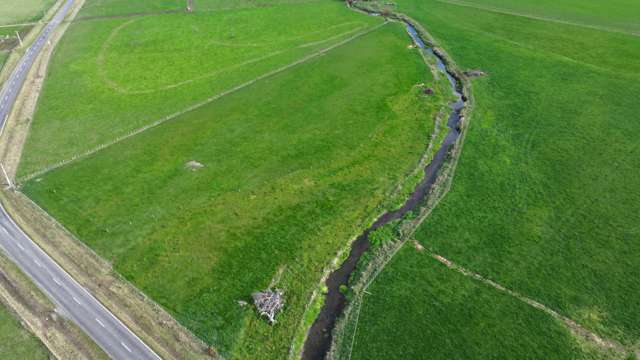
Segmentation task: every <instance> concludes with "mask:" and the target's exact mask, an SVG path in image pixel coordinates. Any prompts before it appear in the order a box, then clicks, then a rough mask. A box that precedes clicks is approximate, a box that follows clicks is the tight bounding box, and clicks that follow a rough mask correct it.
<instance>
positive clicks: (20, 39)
mask: <svg viewBox="0 0 640 360" xmlns="http://www.w3.org/2000/svg"><path fill="white" fill-rule="evenodd" d="M16 36H17V37H18V41H20V47H22V46H23V45H24V44H22V38H21V37H20V33H19V32H17V31H16Z"/></svg>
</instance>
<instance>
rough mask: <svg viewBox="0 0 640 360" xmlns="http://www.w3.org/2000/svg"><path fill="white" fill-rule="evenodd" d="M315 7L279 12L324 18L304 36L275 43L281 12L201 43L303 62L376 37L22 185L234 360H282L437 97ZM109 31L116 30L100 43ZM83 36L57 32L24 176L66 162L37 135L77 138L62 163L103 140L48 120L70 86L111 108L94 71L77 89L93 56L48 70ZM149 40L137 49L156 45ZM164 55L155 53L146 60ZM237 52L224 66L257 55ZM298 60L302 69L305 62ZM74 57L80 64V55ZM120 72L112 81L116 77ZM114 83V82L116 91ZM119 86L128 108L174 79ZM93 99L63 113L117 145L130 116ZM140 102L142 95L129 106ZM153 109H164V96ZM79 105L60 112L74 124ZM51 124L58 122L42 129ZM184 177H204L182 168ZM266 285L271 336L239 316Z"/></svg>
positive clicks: (375, 37)
mask: <svg viewBox="0 0 640 360" xmlns="http://www.w3.org/2000/svg"><path fill="white" fill-rule="evenodd" d="M318 4H321V6H320V7H319V8H315V7H308V6H309V5H295V6H292V7H290V8H289V7H284V8H282V9H281V10H287V11H291V12H293V13H295V12H296V11H303V9H307V10H308V11H310V12H311V13H312V14H313V16H311V15H310V16H308V18H309V21H311V18H313V19H315V20H322V19H325V20H322V21H320V22H317V23H316V22H312V23H309V24H306V25H305V24H304V23H301V24H302V25H301V26H302V27H303V28H301V29H294V28H291V29H289V30H286V29H285V28H289V26H288V24H279V23H278V22H280V21H285V20H286V19H293V18H296V17H294V16H292V15H291V12H286V16H285V15H282V17H279V16H275V17H272V18H270V19H271V20H268V18H266V17H265V18H261V17H260V16H256V17H254V18H253V20H252V22H248V20H249V19H248V18H247V19H246V21H247V22H246V23H240V24H239V25H240V26H241V27H242V28H243V29H244V27H246V28H247V29H249V28H251V26H250V24H257V25H256V26H259V27H258V29H260V30H262V29H265V30H268V29H271V30H269V31H275V32H267V33H261V31H255V29H254V32H253V33H252V34H253V35H248V34H246V33H244V32H243V31H239V30H238V31H235V32H234V33H233V34H234V36H235V37H234V38H232V39H235V40H230V39H227V38H226V37H225V36H224V34H225V33H224V31H229V30H227V29H225V28H224V27H218V23H217V22H211V24H212V25H211V26H214V27H213V28H212V29H211V30H209V31H211V34H212V36H211V38H213V39H215V41H238V42H239V41H240V39H241V40H242V41H245V42H250V41H255V42H256V43H257V45H259V46H262V45H265V44H268V46H271V44H281V43H282V42H285V43H287V44H294V46H295V45H296V44H298V45H305V46H306V45H308V46H309V47H310V48H316V49H317V48H318V47H319V46H327V44H329V43H331V41H337V40H338V39H340V38H344V36H345V35H341V34H343V33H344V32H345V31H352V30H354V29H356V28H361V27H363V26H364V27H365V29H369V28H370V29H373V28H371V26H372V25H375V26H379V27H378V28H377V29H375V30H374V31H372V32H370V33H368V34H366V35H363V36H361V37H358V38H356V39H353V40H351V41H349V42H348V43H345V44H344V45H342V46H340V47H337V48H335V49H332V50H331V51H328V52H327V53H326V54H324V55H323V56H320V57H317V58H314V59H311V60H309V61H307V62H305V63H303V64H299V65H298V66H295V67H292V68H289V69H287V70H286V71H283V72H282V73H279V74H277V75H274V76H272V77H269V78H266V79H262V80H260V81H258V82H256V83H255V84H253V85H251V86H248V87H245V88H243V89H241V90H239V91H237V92H235V93H232V94H229V95H227V96H224V97H222V98H220V99H218V100H216V101H214V102H211V103H209V104H207V105H205V106H202V107H199V108H198V109H196V110H193V111H190V112H187V113H185V114H183V115H181V116H179V117H177V118H175V119H173V120H171V121H168V122H166V123H164V124H162V125H160V126H158V127H155V128H152V129H149V130H147V131H145V132H142V133H140V134H138V135H136V136H134V137H131V138H129V139H127V140H125V141H122V142H120V143H117V144H115V145H113V146H111V147H109V148H107V149H105V150H103V151H100V152H98V153H96V154H94V155H92V156H90V157H87V158H85V159H81V160H79V161H77V162H74V163H71V164H69V165H67V166H64V167H61V168H59V169H56V170H53V171H51V172H48V173H46V174H45V175H43V176H40V177H36V178H34V179H32V180H30V181H28V182H27V183H26V184H24V187H23V191H24V192H25V193H26V194H28V195H29V196H30V197H31V198H32V199H33V200H34V201H36V202H37V203H38V204H39V205H40V206H42V207H43V208H44V209H45V210H47V211H48V212H49V213H50V214H51V215H53V216H54V217H55V218H56V219H58V220H59V221H60V222H61V223H62V224H64V225H65V226H66V227H67V228H68V229H69V230H70V231H71V232H73V233H74V234H75V235H76V236H77V237H78V238H79V239H81V240H82V241H84V242H85V243H86V244H87V245H89V246H90V247H91V248H92V249H94V250H95V251H96V252H97V253H98V254H100V255H101V256H104V257H105V258H107V259H109V260H110V261H112V262H113V264H114V267H115V270H116V271H118V272H119V273H120V274H122V275H123V276H124V277H125V278H127V279H128V280H130V281H131V282H132V283H133V284H135V285H136V286H137V287H139V288H140V289H141V290H142V291H143V292H145V293H146V294H147V295H149V296H150V297H151V298H152V299H153V300H155V301H156V302H158V303H159V304H161V305H162V306H164V307H165V308H167V309H168V310H169V311H170V312H171V313H172V314H173V315H174V316H175V317H176V318H177V319H178V320H179V321H180V322H181V323H182V324H184V325H185V326H186V327H188V328H189V329H190V330H192V331H193V332H194V333H195V334H196V335H198V336H199V337H201V338H202V339H204V340H205V341H206V342H208V343H210V344H213V345H214V346H215V347H216V348H217V349H218V350H219V351H220V352H221V353H222V354H223V355H226V356H227V357H230V358H251V359H253V358H255V357H256V354H260V358H262V359H282V358H284V357H286V356H287V354H288V352H289V348H290V346H291V342H292V341H293V338H294V336H295V335H296V334H297V332H298V331H299V325H300V321H301V318H302V315H303V313H304V309H305V306H306V305H307V303H308V302H309V300H310V295H311V293H312V291H313V290H314V289H315V288H317V287H318V286H319V281H320V277H321V275H322V271H323V270H324V269H325V268H326V267H327V266H328V265H329V263H330V261H331V260H333V259H334V258H335V257H336V254H337V252H338V250H340V249H343V248H345V247H347V245H348V242H349V240H350V239H352V238H354V237H355V236H356V235H357V234H358V233H360V232H361V231H362V229H364V228H365V227H366V225H367V223H368V222H370V221H372V220H373V219H374V217H375V216H377V215H378V214H379V213H381V212H382V210H383V209H382V208H381V206H380V204H382V203H383V202H384V201H385V200H386V199H387V197H388V196H389V195H390V193H391V191H392V190H394V189H395V188H396V186H397V184H398V183H400V182H402V180H403V179H404V177H406V176H407V175H408V174H409V173H411V171H412V170H413V168H414V167H415V166H416V165H417V163H418V161H419V159H420V157H421V155H422V154H423V152H424V151H425V150H426V148H427V143H428V141H429V139H430V135H431V132H432V131H433V127H434V118H435V115H436V114H437V112H438V111H439V110H440V108H441V106H442V105H443V99H444V98H446V97H448V94H436V95H435V96H430V97H429V96H425V95H424V94H422V91H421V88H420V87H419V86H416V85H417V84H419V83H427V85H428V86H432V87H435V84H434V83H433V82H434V79H433V78H432V75H431V73H430V72H429V68H428V67H427V66H426V64H425V63H424V60H423V59H422V57H421V56H420V55H419V54H418V53H417V51H416V50H415V49H409V48H408V45H409V44H410V43H411V40H410V38H409V36H408V35H407V34H406V31H405V29H404V27H403V26H401V25H399V24H386V25H382V22H381V20H380V19H375V18H370V17H367V16H364V15H361V14H356V13H353V12H351V11H350V10H348V9H346V8H345V7H342V4H337V3H335V2H326V3H318ZM270 9H271V8H267V9H262V11H266V12H269V11H271V10H270ZM320 10H322V11H320ZM327 11H333V13H331V12H329V13H327ZM230 14H231V13H230ZM172 16H173V15H172ZM178 16H181V15H178ZM195 16H196V17H198V16H199V15H195ZM212 16H213V15H212ZM220 16H231V15H228V14H227V15H225V14H222V15H220ZM300 17H301V18H302V20H304V19H306V18H307V17H306V16H302V15H301V16H298V17H297V18H300ZM154 19H158V17H156V18H154ZM302 20H301V21H302ZM329 20H331V21H329ZM140 21H155V20H151V19H150V18H149V19H147V18H145V19H144V20H140ZM176 21H182V20H176ZM185 21H186V20H185ZM202 21H207V22H208V21H209V20H208V19H203V20H202ZM287 21H291V20H287ZM123 23H124V22H118V21H116V23H114V24H111V25H109V29H114V28H115V27H116V26H119V25H118V24H120V25H122V24H123ZM327 23H331V24H334V25H332V26H334V27H328V26H325V25H326V24H327ZM345 24H346V25H345ZM74 26H77V25H74ZM148 27H151V25H149V26H148ZM79 29H80V28H78V27H76V28H75V29H74V28H72V29H70V31H69V33H68V35H69V36H66V37H65V39H64V40H63V43H62V44H61V48H60V50H59V52H58V53H57V55H56V57H55V58H54V59H53V65H52V70H51V74H50V78H49V79H48V81H47V85H46V87H47V89H45V92H44V93H43V97H42V99H41V103H40V105H39V106H40V110H39V111H40V113H39V114H40V115H38V116H36V119H35V120H34V121H35V122H34V130H33V132H32V133H31V135H30V136H31V139H30V141H31V144H32V145H31V146H28V147H27V149H26V151H25V154H24V159H25V160H24V161H25V162H24V163H23V166H27V167H32V166H33V164H35V163H36V162H34V160H33V159H35V158H37V157H39V156H41V154H40V153H39V151H38V149H47V152H56V153H58V151H59V148H62V149H64V148H65V146H62V145H61V143H59V142H57V141H56V140H54V139H52V138H51V137H50V136H49V133H48V132H47V134H45V132H44V129H49V132H50V131H55V132H57V133H58V134H59V135H60V136H62V137H65V136H66V137H68V138H72V139H75V142H74V144H73V146H72V150H75V149H78V148H82V147H84V146H86V145H87V144H91V142H92V140H91V139H92V138H93V136H94V133H99V132H100V131H102V130H101V128H100V127H99V126H96V127H95V129H94V127H92V126H89V125H88V124H85V121H87V118H85V117H82V116H79V117H76V116H75V115H74V114H75V113H74V112H67V109H63V106H62V105H61V104H60V103H57V102H58V101H61V98H59V97H58V95H56V94H53V90H51V89H54V88H57V87H59V86H63V85H64V84H65V81H67V80H69V79H71V78H72V77H73V76H74V75H79V76H80V78H81V80H79V81H80V82H81V83H84V82H85V81H87V82H88V81H89V80H91V81H92V83H93V82H95V83H96V84H98V85H96V86H100V87H102V90H100V91H105V92H106V91H111V92H113V89H111V90H106V89H107V88H109V86H108V84H107V83H106V82H105V81H103V79H102V77H101V75H100V74H99V73H98V72H97V70H96V71H94V72H90V73H88V74H85V72H84V71H80V70H78V68H79V69H82V66H84V64H86V63H90V62H91V61H95V57H96V56H97V55H96V53H95V52H94V53H92V54H93V55H92V56H94V58H93V60H87V61H86V62H85V61H83V60H76V61H71V62H69V64H76V65H74V66H62V64H63V63H65V62H67V61H70V60H69V59H66V58H64V56H63V55H65V54H69V53H70V52H69V51H71V49H72V48H74V47H75V46H78V44H81V45H80V46H85V45H83V44H88V43H90V42H91V41H89V40H85V41H84V42H82V39H83V37H85V36H90V34H93V33H90V34H89V33H83V32H82V31H81V30H79ZM152 29H153V27H151V29H150V30H149V31H148V32H147V33H148V34H147V35H145V36H153V31H152ZM278 29H281V30H278ZM285 30H286V31H285ZM109 31H112V30H108V31H105V32H102V31H99V32H98V33H99V34H97V35H96V41H97V44H92V45H91V46H90V48H92V49H99V48H100V47H101V46H102V44H104V42H105V41H106V37H108V35H106V34H107V33H108V32H109ZM158 31H161V30H158ZM278 31H282V34H280V35H278V34H279V32H278ZM219 32H222V33H219ZM149 34H150V35H149ZM105 35H106V36H105ZM214 35H215V36H214ZM131 36H132V37H131V39H134V38H135V37H134V36H133V35H131ZM228 36H231V35H228ZM334 37H335V39H334ZM168 39H171V40H174V39H173V38H168ZM131 41H133V40H131ZM315 42H322V44H315ZM164 43H166V42H159V43H157V44H156V46H157V48H159V49H161V48H162V46H163V44H164ZM310 43H311V44H310ZM124 44H126V42H125V43H124ZM183 45H185V44H181V43H176V44H175V46H183ZM86 46H89V45H86ZM123 46H124V45H123ZM185 46H186V45H185ZM273 46H275V45H273ZM153 48H154V47H149V48H148V51H149V57H148V58H146V64H147V65H146V66H147V67H149V68H153V67H155V66H157V64H156V62H157V61H158V57H157V54H154V53H153V52H152V51H151V49H153ZM249 48H250V49H249V50H247V49H244V48H242V47H241V48H239V49H238V50H237V51H238V53H241V54H243V53H244V52H245V51H253V50H252V49H253V48H252V47H249ZM304 49H306V47H305V48H304ZM181 51H182V50H181ZM185 52H186V53H187V54H189V52H188V51H186V50H185ZM194 53H195V54H196V55H194V56H200V55H197V53H196V52H195V51H194ZM296 53H297V54H298V55H297V56H303V55H304V54H306V53H307V51H306V50H304V51H301V52H296ZM118 54H119V55H118V56H117V57H116V56H113V60H112V61H114V64H115V62H117V61H122V59H121V58H120V57H121V56H122V57H126V56H127V54H126V51H124V50H122V52H120V53H118ZM228 54H229V56H230V57H229V58H228V59H227V60H226V61H227V65H228V64H232V63H234V62H235V61H234V60H233V59H234V56H235V52H233V51H230V52H228ZM250 55H251V56H253V53H252V54H250ZM76 56H78V57H84V56H88V55H87V54H84V53H83V52H78V54H77V55H76ZM198 59H201V61H200V62H207V61H212V60H210V59H206V58H198ZM136 61H137V62H138V63H136ZM144 61H145V58H143V59H133V58H131V59H130V62H128V63H127V64H128V65H130V66H132V68H133V69H137V70H136V71H131V72H130V77H131V78H136V77H140V76H141V71H142V70H145V72H144V73H145V74H151V73H153V74H155V73H154V72H150V71H149V70H148V69H143V67H144V65H145V63H144ZM189 61H191V60H189ZM76 66H77V67H78V68H76ZM91 66H93V65H91ZM256 67H259V65H252V66H248V67H246V68H241V69H238V70H237V72H236V73H234V75H233V76H234V77H229V78H228V79H227V80H228V81H229V82H228V83H223V84H222V85H220V84H218V81H220V80H219V79H217V78H207V79H206V80H202V82H201V83H200V85H198V86H200V88H198V89H199V90H198V91H199V92H195V90H194V91H193V92H192V93H189V91H188V90H180V91H183V92H184V96H185V98H181V99H180V101H179V102H175V103H172V105H173V106H174V107H176V108H178V106H177V104H178V103H179V104H181V105H182V106H184V104H187V101H185V99H186V98H189V99H191V98H193V97H196V96H205V95H203V94H205V93H206V91H205V89H218V88H221V89H223V88H224V86H223V85H224V84H231V83H234V82H232V81H230V79H236V82H241V81H243V80H242V79H244V78H250V77H252V76H255V75H253V72H254V71H255V68H256ZM117 68H118V66H117V65H114V67H113V71H115V70H116V69H117ZM178 69H179V71H181V72H183V74H184V73H188V72H189V71H190V69H189V67H178ZM76 71H79V72H78V73H76ZM113 71H112V72H110V74H113V75H112V76H114V78H116V76H119V75H118V73H114V72H113ZM176 71H178V70H176ZM158 72H159V71H158ZM158 72H156V73H158ZM121 76H122V77H121V78H118V81H119V83H122V84H124V85H125V86H126V87H127V89H130V90H131V91H134V90H145V89H156V88H157V87H161V86H164V85H165V84H166V83H171V81H175V80H176V79H178V77H175V78H174V79H170V80H165V79H161V78H162V76H163V75H159V76H149V78H148V79H145V81H142V80H141V81H126V80H127V79H126V77H125V76H124V75H121ZM145 76H146V75H145ZM167 76H175V75H172V73H171V72H169V74H167ZM190 76H191V75H190ZM230 76H231V75H230ZM187 78H188V77H187ZM165 81H166V82H165ZM440 81H446V80H445V79H441V80H440ZM58 82H61V84H59V83H58ZM86 86H87V87H91V86H94V85H89V84H87V85H86ZM188 86H195V85H188ZM189 89H192V90H193V89H196V88H195V87H190V88H189ZM71 91H74V92H75V91H76V90H71ZM212 91H213V90H212ZM215 91H218V90H215ZM168 93H170V94H172V92H171V91H168ZM92 94H93V93H92V92H87V93H85V94H76V95H75V97H74V99H75V100H77V101H78V102H79V103H83V104H84V103H86V104H88V103H90V102H95V104H93V105H92V106H93V107H94V108H95V109H96V111H98V112H99V113H100V115H99V116H98V115H93V116H95V122H96V124H97V123H99V122H106V123H108V124H109V126H110V127H117V126H122V127H123V128H124V127H125V126H131V123H135V121H137V119H135V117H134V118H131V117H130V116H129V115H127V116H125V115H126V114H130V112H131V110H130V109H131V108H132V107H130V108H126V109H124V110H123V108H119V107H118V103H115V104H114V103H111V102H109V101H102V99H101V100H100V101H98V102H96V99H95V98H92V96H93V95H92ZM138 96H140V97H144V96H146V95H135V96H134V95H131V98H137V97H138ZM149 96H152V97H164V98H165V99H166V98H167V96H168V95H166V94H164V92H157V93H153V94H152V95H149ZM176 97H177V95H176ZM124 98H125V97H123V99H124ZM144 99H148V98H146V97H144ZM152 104H155V103H152ZM66 105H67V106H68V105H69V103H68V102H67V103H66ZM75 106H76V105H74V104H71V106H70V107H71V108H74V109H75V110H73V111H80V110H77V109H78V107H75ZM53 108H57V109H59V111H61V112H60V114H66V115H65V116H64V117H63V116H62V115H58V116H57V117H56V116H51V117H47V116H44V115H42V114H45V113H46V111H50V110H47V109H53ZM156 110H157V109H154V108H153V106H150V107H148V108H147V109H146V111H149V112H153V111H156ZM82 111H85V110H82ZM104 111H109V112H112V113H114V114H115V113H118V114H121V116H122V119H126V120H127V121H129V122H125V121H124V120H121V121H122V123H121V124H120V125H119V124H118V123H117V122H116V121H114V118H113V117H110V116H106V115H105V112H104ZM173 111H175V109H174V110H173ZM38 127H39V128H40V130H38ZM68 133H72V134H73V135H72V136H69V135H65V134H68ZM105 134H106V133H105ZM103 135H104V134H103ZM80 139H82V140H80ZM85 140H86V141H85ZM47 142H49V144H46V143H47ZM79 142H80V143H83V144H79ZM35 144H40V145H38V146H36V145H35ZM45 145H46V146H45ZM79 145H81V146H79ZM65 151H66V150H65ZM55 158H56V156H52V157H51V159H55ZM29 159H32V160H29ZM190 161H197V162H199V163H200V164H202V165H203V167H201V168H199V169H195V170H194V169H192V168H189V167H188V166H186V165H187V163H188V162H190ZM278 273H281V278H280V279H279V281H278V282H277V283H276V284H275V285H276V286H277V287H278V288H281V289H283V290H284V291H285V297H286V303H287V305H286V308H285V310H284V312H283V313H282V314H281V315H280V316H279V317H278V323H277V324H276V325H275V326H273V327H272V326H269V325H267V323H266V321H264V320H263V319H259V318H258V317H257V315H256V313H255V311H254V310H253V308H252V307H241V306H239V305H238V303H237V302H238V301H239V300H243V301H250V296H251V293H252V292H254V291H256V290H261V289H264V288H266V287H267V286H269V284H270V283H271V282H272V280H273V279H274V278H277V277H276V274H278Z"/></svg>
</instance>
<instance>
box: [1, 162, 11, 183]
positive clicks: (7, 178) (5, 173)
mask: <svg viewBox="0 0 640 360" xmlns="http://www.w3.org/2000/svg"><path fill="white" fill-rule="evenodd" d="M0 168H2V174H3V175H4V178H5V179H6V180H7V185H8V186H9V187H8V188H9V189H13V183H12V182H11V179H9V175H7V171H6V170H5V169H4V165H2V163H0Z"/></svg>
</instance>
